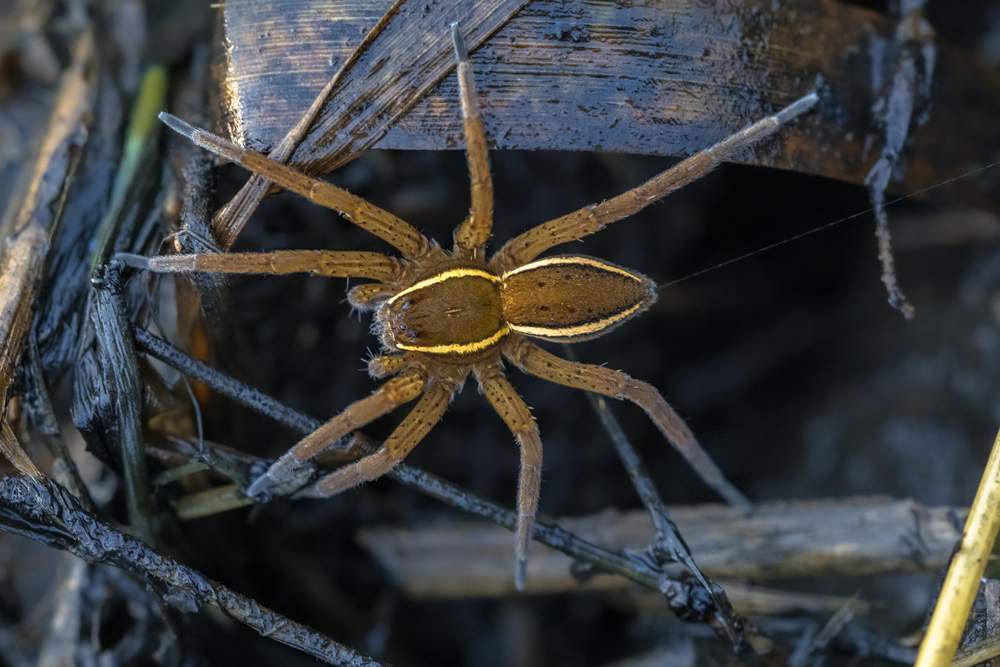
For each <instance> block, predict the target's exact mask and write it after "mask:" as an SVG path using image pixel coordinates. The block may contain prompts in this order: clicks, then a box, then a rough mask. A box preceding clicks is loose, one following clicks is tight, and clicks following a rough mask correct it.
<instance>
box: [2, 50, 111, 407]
mask: <svg viewBox="0 0 1000 667" xmlns="http://www.w3.org/2000/svg"><path fill="white" fill-rule="evenodd" d="M96 57H97V54H96V51H95V49H94V44H93V40H92V38H91V36H90V33H84V34H83V36H82V37H81V38H80V39H79V41H78V42H77V44H76V46H75V50H74V53H73V64H72V65H71V66H70V67H69V69H67V70H66V72H65V73H64V74H63V77H62V82H61V84H60V88H59V92H58V93H57V96H56V103H55V106H54V108H53V111H52V115H51V118H50V121H49V126H48V129H47V130H46V132H45V135H44V137H43V139H42V142H41V144H40V148H39V150H38V153H37V156H36V159H35V161H34V162H33V163H32V164H31V165H30V166H28V167H25V169H26V170H27V172H26V175H25V177H24V178H23V179H22V183H23V186H22V187H21V188H20V193H21V198H20V200H17V201H14V202H13V203H12V204H11V205H10V207H9V208H8V210H7V211H6V212H5V214H4V220H3V223H2V224H0V239H3V247H2V248H0V253H2V256H0V396H2V403H3V414H4V415H5V414H6V409H7V408H6V393H7V390H8V389H9V388H10V384H11V382H12V381H13V378H14V375H15V374H16V373H17V370H18V364H19V363H20V359H21V355H22V354H23V352H24V347H25V344H26V343H27V340H28V331H29V330H30V328H31V323H32V321H33V320H34V311H33V310H32V304H33V302H34V298H35V294H36V292H37V290H38V287H39V282H40V281H41V278H42V271H43V267H44V264H45V257H46V253H47V252H48V247H49V233H50V231H51V228H52V226H53V225H54V223H55V221H56V220H57V219H58V216H59V214H60V212H61V209H62V197H63V195H64V193H65V188H66V184H67V182H68V180H69V179H72V177H73V172H74V170H75V169H76V164H77V161H76V158H77V157H78V155H79V152H80V149H81V147H82V145H83V143H84V142H85V141H86V138H87V132H86V130H85V128H84V126H83V123H84V119H85V116H86V114H87V113H88V112H89V109H90V107H91V105H92V104H93V97H94V96H93V86H94V77H95V76H96V69H97V68H96Z"/></svg>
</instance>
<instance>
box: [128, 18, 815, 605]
mask: <svg viewBox="0 0 1000 667" xmlns="http://www.w3.org/2000/svg"><path fill="white" fill-rule="evenodd" d="M452 36H453V38H454V41H455V51H456V54H457V59H458V79H459V90H460V94H461V102H462V114H463V119H464V124H465V137H466V150H467V155H468V160H469V171H470V173H471V176H472V211H471V214H470V215H469V217H468V218H467V219H466V220H465V221H464V222H463V223H462V224H461V225H459V227H458V229H456V231H455V242H454V248H453V250H452V251H451V252H450V253H449V252H445V251H444V250H442V249H441V248H440V247H439V246H438V245H437V244H436V243H434V242H432V241H430V240H428V239H427V238H426V237H424V236H423V235H422V234H421V233H420V232H419V231H417V230H416V229H415V228H414V227H413V226H411V225H409V224H408V223H406V222H404V221H402V220H400V219H399V218H397V217H395V216H394V215H392V214H391V213H388V212H387V211H384V210H382V209H379V208H377V207H375V206H373V205H371V204H369V203H368V202H365V201H364V200H362V199H359V198H358V197H355V196H354V195H351V194H350V193H348V192H346V191H345V190H342V189H340V188H337V187H335V186H333V185H331V184H329V183H325V182H323V181H319V180H315V179H312V178H309V177H307V176H305V175H303V174H300V173H298V172H296V171H294V170H292V169H289V168H288V167H286V166H284V165H282V164H280V163H278V162H275V161H273V160H270V159H268V158H266V157H264V156H263V155H260V154H258V153H254V152H251V151H246V150H244V149H242V148H240V147H239V146H237V145H235V144H233V143H231V142H229V141H226V140H225V139H222V138H220V137H216V136H215V135H212V134H210V133H208V132H205V131H203V130H198V129H196V128H193V127H191V126H190V125H188V124H187V123H185V122H183V121H181V120H180V119H178V118H175V117H173V116H170V115H169V114H163V115H161V118H163V120H164V121H165V122H166V123H167V124H168V125H169V126H170V127H172V128H173V129H175V130H177V131H178V132H180V133H182V134H184V135H185V136H187V137H189V138H190V139H192V140H193V141H194V142H195V143H197V144H199V145H200V146H203V147H205V148H208V149H209V150H211V151H213V152H215V153H217V154H219V155H221V156H222V157H224V158H227V159H229V160H231V161H233V162H236V163H239V164H240V165H242V166H244V167H246V168H248V169H250V170H251V171H253V172H255V173H257V174H260V175H263V176H265V177H266V178H268V179H270V180H271V181H273V182H275V183H277V184H278V185H280V186H282V187H284V188H287V189H289V190H293V191H295V192H297V193H299V194H302V195H304V196H306V197H308V198H309V199H310V200H311V201H313V202H315V203H318V204H320V205H323V206H326V207H328V208H331V209H334V210H336V211H339V212H340V213H342V214H343V215H344V216H345V217H346V218H348V219H349V220H351V221H352V222H353V223H355V224H356V225H358V226H360V227H362V228H364V229H366V230H368V231H370V232H371V233H373V234H375V235H376V236H378V237H379V238H381V239H383V240H385V241H387V242H388V243H390V244H391V245H392V246H394V247H395V248H396V249H397V250H399V252H400V253H401V254H402V255H403V259H395V258H392V257H389V256H386V255H383V254H380V253H374V252H353V251H337V252H335V251H279V252H273V253H261V254H247V255H235V254H221V255H220V254H200V255H173V256H163V257H154V258H143V257H135V256H122V257H121V258H122V259H123V260H124V261H125V262H127V263H128V264H131V265H134V266H139V267H143V268H147V269H150V270H153V271H162V272H182V271H218V272H229V273H270V274H282V273H294V272H311V273H317V274H320V275H327V276H339V277H346V278H367V279H371V280H374V281H376V282H373V283H367V284H363V285H359V286H357V287H355V288H354V289H352V290H351V292H350V295H349V299H350V301H351V303H352V304H353V305H354V306H357V307H359V308H361V309H365V310H375V311H376V313H375V330H376V333H377V334H378V335H379V337H380V339H381V341H382V343H383V346H384V347H385V352H386V354H384V355H383V356H380V357H377V358H375V359H373V360H372V361H371V363H370V364H369V370H370V372H371V373H372V375H373V376H375V377H378V378H386V377H388V378H390V379H388V380H387V381H386V382H385V383H384V384H383V385H382V386H381V387H380V388H379V389H378V390H377V391H375V392H374V393H373V394H372V395H370V396H367V397H365V398H362V399H361V400H359V401H356V402H355V403H353V404H351V405H350V406H348V407H347V408H346V409H345V410H344V411H343V412H341V413H340V414H338V415H336V416H335V417H333V419H331V420H330V421H329V422H327V423H326V424H324V425H323V426H321V427H320V428H319V429H317V430H316V431H314V432H313V433H311V434H310V435H308V436H306V437H305V438H304V439H303V440H302V441H300V442H299V443H298V444H296V445H295V446H294V447H293V448H292V449H290V450H289V451H288V452H286V453H285V454H284V455H283V456H282V457H281V458H280V459H278V461H276V462H275V463H274V465H272V466H271V468H270V469H269V470H268V471H267V472H266V473H265V474H264V475H262V476H260V477H259V478H257V479H256V480H255V481H254V482H253V483H252V484H251V485H250V486H249V488H248V489H246V491H245V492H246V494H247V495H248V496H250V497H251V498H258V499H263V498H266V497H267V495H268V492H269V490H270V489H273V488H275V487H276V486H278V485H280V484H283V483H285V482H287V481H288V480H289V479H291V478H293V477H294V475H293V474H292V473H293V471H294V470H295V468H296V467H297V466H299V465H300V464H301V463H303V462H305V461H307V460H308V459H309V458H311V457H313V456H314V455H316V454H317V453H319V452H320V451H321V450H322V449H324V448H326V447H327V446H328V445H330V444H331V443H333V442H335V441H337V440H339V439H340V438H343V437H344V436H346V435H348V434H349V433H350V432H351V431H353V430H354V429H356V428H358V427H360V426H363V425H365V424H367V423H368V422H370V421H372V420H374V419H376V418H378V417H380V416H382V415H384V414H386V413H388V412H390V411H392V410H393V409H395V408H396V407H398V406H399V405H401V404H403V403H407V402H409V401H413V400H417V399H419V400H417V403H416V405H415V407H414V408H413V409H412V411H411V412H410V413H409V414H408V415H407V416H406V417H405V418H404V419H403V421H402V422H401V423H400V425H399V426H398V427H397V428H396V430H395V431H393V433H392V434H391V435H390V436H389V437H388V438H387V439H386V441H385V442H384V443H383V444H382V446H381V447H380V448H379V449H378V451H376V452H375V453H373V454H371V455H369V456H366V457H364V458H362V459H361V460H359V461H356V462H354V463H351V464H349V465H347V466H345V467H343V468H340V469H338V470H335V471H333V472H331V473H329V474H328V475H326V476H325V477H322V478H320V479H319V480H318V481H316V482H315V483H313V484H311V485H310V486H307V487H306V488H304V489H302V490H301V491H299V492H298V494H297V496H300V497H301V496H313V497H321V496H330V495H333V494H335V493H338V492H340V491H343V490H345V489H348V488H350V487H352V486H355V485H357V484H360V483H362V482H365V481H367V480H371V479H375V478H376V477H379V476H381V475H383V474H385V473H386V472H388V471H389V470H391V469H392V468H393V466H395V465H396V464H397V463H399V461H401V460H402V458H403V457H404V456H406V455H407V453H409V452H410V450H412V449H413V447H415V446H416V445H417V443H419V442H420V441H421V440H422V439H423V438H424V436H425V435H426V434H427V433H428V432H429V431H430V429H431V428H432V427H433V426H434V424H436V423H437V422H438V421H439V420H440V419H441V417H442V415H443V414H444V412H445V410H446V409H447V408H448V405H449V404H450V403H451V401H452V398H453V396H454V394H455V392H457V391H458V390H459V389H460V388H461V387H462V385H463V383H464V382H465V380H466V379H467V378H468V376H469V375H470V374H471V375H474V376H475V378H476V381H477V382H478V384H479V386H480V388H481V389H482V392H483V394H485V395H486V398H487V399H488V400H489V402H490V404H491V405H492V406H493V408H494V409H495V410H496V411H497V413H498V414H499V415H500V416H501V417H502V418H503V420H504V422H506V424H507V426H508V427H509V428H510V430H511V432H512V433H513V435H514V439H515V440H516V441H517V444H518V446H519V447H520V449H521V474H520V482H519V488H518V498H517V506H518V525H517V547H516V560H517V563H516V567H515V584H516V586H517V587H518V588H521V587H522V586H523V583H524V579H525V576H526V572H527V570H526V568H527V550H528V544H529V540H530V538H531V535H532V533H533V527H534V521H535V514H536V511H537V507H538V493H539V484H540V479H541V465H542V444H541V439H540V437H539V434H538V426H537V424H536V423H535V420H534V419H533V418H532V416H531V412H530V411H529V409H528V406H527V405H525V404H524V401H522V400H521V398H520V397H519V396H518V395H517V392H516V391H515V390H514V388H513V387H512V386H511V384H510V383H509V382H508V381H507V379H506V376H505V375H504V371H503V363H504V362H505V361H506V362H509V363H510V364H511V365H513V366H514V367H516V368H518V369H520V370H522V371H524V372H526V373H528V374H530V375H535V376H537V377H540V378H543V379H546V380H549V381H551V382H555V383H558V384H563V385H567V386H570V387H576V388H579V389H586V390H589V391H593V392H596V393H599V394H603V395H605V396H610V397H612V398H618V399H626V400H629V401H632V402H634V403H636V404H637V405H639V406H640V407H641V408H642V409H643V410H645V411H646V413H647V414H648V415H649V417H650V419H652V421H653V422H654V423H655V424H656V426H657V427H658V428H659V429H660V431H661V432H662V433H663V435H664V436H665V437H666V438H667V439H668V440H669V441H670V442H671V444H673V445H674V447H676V448H677V449H678V450H679V451H680V452H681V453H682V454H683V455H684V457H685V458H686V459H687V460H688V461H689V462H690V463H691V465H692V466H693V467H694V468H695V470H696V471H697V472H698V474H699V475H700V476H701V477H702V479H703V480H705V482H706V483H707V484H709V486H711V487H712V488H713V489H715V490H716V491H718V492H719V494H720V495H722V496H723V497H724V498H726V499H727V500H729V501H730V502H731V503H733V504H736V505H739V506H742V507H745V508H748V507H749V502H748V501H747V500H746V498H744V497H743V495H742V494H741V493H740V492H739V491H737V490H736V489H735V488H734V487H733V486H732V485H730V484H729V483H728V482H727V481H726V480H725V479H724V477H723V476H722V473H721V472H720V471H719V469H718V468H717V467H716V466H715V464H714V463H713V462H712V461H711V459H710V458H709V457H708V455H707V454H706V453H705V452H704V451H703V450H702V449H701V446H700V445H699V444H698V442H697V440H696V439H695V437H694V435H693V434H692V433H691V431H690V430H689V429H688V428H687V426H686V425H685V424H684V421H683V420H682V419H681V418H680V417H679V416H678V415H677V414H676V413H675V412H674V411H673V409H672V408H671V407H670V406H669V405H668V404H667V402H666V401H665V400H664V399H663V397H662V396H661V395H660V394H659V392H657V391H656V389H654V388H653V387H652V385H649V384H647V383H645V382H641V381H639V380H635V379H633V378H631V377H629V376H628V375H625V374H624V373H621V372H619V371H615V370H612V369H609V368H604V367H602V366H593V365H589V364H582V363H576V362H570V361H567V360H565V359H561V358H559V357H557V356H555V355H553V354H551V353H549V352H546V351H545V350H543V349H542V348H540V347H538V346H537V345H535V344H534V343H533V342H531V339H532V338H538V339H542V340H550V341H563V342H574V341H580V340H585V339H587V338H592V337H595V336H600V335H601V334H603V333H605V332H606V331H608V330H609V329H611V328H613V327H616V326H618V325H619V324H622V323H623V322H625V321H626V320H627V319H629V318H630V317H633V316H635V315H637V314H638V313H640V312H642V311H643V310H644V309H646V308H648V307H649V306H650V305H651V304H652V303H653V302H654V301H655V299H656V292H655V286H654V284H653V282H652V281H651V280H649V279H648V278H646V277H645V276H642V275H641V274H639V273H636V272H634V271H631V270H628V269H624V268H621V267H618V266H615V265H613V264H610V263H608V262H604V261H601V260H599V259H595V258H593V257H586V256H556V257H548V258H543V259H538V257H539V255H541V253H543V252H545V251H546V250H548V249H549V248H552V247H554V246H557V245H559V244H562V243H566V242H568V241H573V240H576V239H579V238H582V237H584V236H586V235H588V234H592V233H594V232H597V231H599V230H601V229H603V228H604V227H605V226H607V225H609V224H611V223H612V222H615V221H616V220H620V219H622V218H625V217H628V216H630V215H632V214H634V213H636V212H638V211H639V210H641V209H643V208H644V207H646V206H648V205H649V204H651V203H653V202H655V201H657V200H658V199H660V198H661V197H663V196H664V195H666V194H667V193H669V192H671V191H672V190H675V189H677V188H679V187H681V186H683V185H685V184H687V183H690V182H691V181H692V180H694V179H696V178H698V177H700V176H702V175H703V174H705V173H706V172H708V171H709V170H711V169H712V168H713V167H715V166H716V165H717V164H718V163H719V161H720V160H721V159H722V158H724V157H725V156H727V155H730V154H732V153H733V152H734V151H737V150H739V149H741V148H744V147H746V146H747V145H749V144H751V143H753V142H755V141H757V140H759V139H761V138H763V137H766V136H768V135H769V134H771V133H773V132H774V131H775V130H776V129H777V128H778V127H780V126H781V125H782V124H783V123H786V122H788V121H789V120H791V119H793V118H795V117H796V116H798V115H799V114H801V113H803V112H805V111H807V110H808V109H810V108H811V107H812V106H813V105H814V104H815V103H816V101H817V96H816V95H815V94H810V95H807V96H806V97H803V98H802V99H800V100H798V101H797V102H795V103H793V104H792V105H790V106H789V107H787V108H785V109H784V110H782V111H780V112H778V113H777V114H775V115H773V116H769V117H767V118H765V119H763V120H761V121H758V122H757V123H755V124H753V125H751V126H750V127H748V128H746V129H744V130H742V131H741V132H739V133H737V134H734V135H733V136H731V137H729V138H727V139H724V140H723V141H721V142H719V143H718V144H716V145H715V146H712V147H711V148H709V149H707V150H704V151H702V152H701V153H698V154H697V155H694V156H692V157H690V158H688V159H686V160H684V161H683V162H681V163H679V164H678V165H676V166H675V167H673V168H671V169H669V170H667V171H665V172H663V173H661V174H659V175H658V176H655V177H654V178H652V179H651V180H649V181H648V182H646V183H644V184H643V185H640V186H639V187H637V188H635V189H633V190H630V191H628V192H626V193H624V194H622V195H619V196H618V197H615V198H613V199H610V200H608V201H605V202H602V203H600V204H594V205H591V206H587V207H584V208H582V209H580V210H578V211H574V212H572V213H569V214H567V215H565V216H563V217H561V218H557V219H555V220H550V221H549V222H546V223H543V224H540V225H538V226H536V227H533V228H531V229H529V230H528V231H526V232H524V233H523V234H521V235H520V236H517V237H516V238H514V239H512V240H511V241H509V242H508V243H507V244H506V245H504V246H503V247H502V248H501V249H500V250H499V251H498V252H497V253H496V254H495V255H494V256H493V257H492V258H490V259H489V260H487V259H486V242H487V240H488V239H489V236H490V231H491V229H492V225H493V186H492V182H491V179H490V173H489V163H488V160H487V152H486V138H485V135H484V132H483V120H482V116H481V115H480V113H479V108H478V104H477V102H476V96H475V90H474V85H473V79H472V71H471V68H470V66H469V61H468V54H467V53H466V51H465V46H464V43H463V42H462V39H461V36H460V35H459V33H458V29H457V25H453V26H452Z"/></svg>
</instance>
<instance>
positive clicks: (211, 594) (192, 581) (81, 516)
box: [0, 475, 381, 667]
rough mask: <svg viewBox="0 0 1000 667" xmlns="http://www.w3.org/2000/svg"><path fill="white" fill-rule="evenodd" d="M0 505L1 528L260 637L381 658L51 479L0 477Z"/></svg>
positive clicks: (336, 657) (350, 656) (336, 660)
mask: <svg viewBox="0 0 1000 667" xmlns="http://www.w3.org/2000/svg"><path fill="white" fill-rule="evenodd" d="M0 507H2V508H3V509H4V511H3V512H2V514H0V528H2V529H3V530H5V531H6V532H8V533H13V534H15V535H23V536H25V537H28V538H30V539H33V540H35V541H37V542H40V543H42V544H45V545H48V546H52V547H57V548H60V549H65V550H67V551H69V552H70V553H72V554H74V555H75V556H78V557H80V558H82V559H83V560H85V561H87V562H88V563H93V564H95V565H96V564H102V563H107V564H110V565H114V566H115V567H119V568H121V569H123V570H126V571H128V572H132V573H134V574H136V575H139V576H140V577H142V578H143V579H145V580H146V582H147V583H151V584H155V586H154V587H153V588H154V590H156V589H162V588H166V590H167V592H168V594H169V595H170V597H171V600H172V601H173V604H174V606H180V605H179V603H180V602H187V603H188V604H187V605H185V606H186V607H188V608H190V609H192V610H193V609H197V608H198V607H200V606H202V605H206V604H207V605H210V606H212V607H215V608H216V609H219V610H220V611H222V612H223V613H225V614H226V615H227V616H230V617H232V618H235V619H236V620H238V621H240V622H241V623H243V624H244V625H247V626H249V627H251V628H253V629H254V630H256V631H257V632H258V633H260V634H261V635H263V636H265V637H269V638H271V639H273V640H275V641H278V642H281V643H282V644H287V645H289V646H291V647H293V648H296V649H298V650H300V651H302V652H303V653H307V654H309V655H311V656H313V657H315V658H318V659H320V660H322V661H324V662H326V663H328V664H331V665H341V666H344V667H347V666H350V667H379V666H380V665H381V663H379V662H376V661H375V660H372V659H371V658H368V657H366V656H364V655H361V654H360V653H357V652H355V651H354V650H353V649H352V648H350V647H348V646H345V645H343V644H340V643H338V642H336V641H334V640H333V639H330V638H329V637H326V636H324V635H322V634H320V633H318V632H315V631H314V630H311V629H310V628H308V627H306V626H304V625H302V624H300V623H296V622H295V621H293V620H291V619H289V618H287V617H285V616H282V615H281V614H278V613H276V612H274V611H272V610H270V609H268V608H267V607H264V606H263V605H259V604H257V602H255V601H254V600H252V599H250V598H247V597H244V596H242V595H240V594H239V593H237V592H236V591H234V590H232V589H230V588H227V587H225V586H223V585H221V584H218V583H216V582H214V581H212V580H211V579H208V578H207V577H205V576H204V575H202V574H201V573H200V572H198V571H196V570H193V569H191V568H189V567H187V566H186V565H181V564H180V563H177V562H175V561H173V560H171V559H169V558H166V557H164V556H161V555H160V554H158V553H157V552H156V551H154V550H153V549H150V548H149V547H148V546H147V545H145V544H144V543H143V542H142V541H141V540H137V539H135V538H133V537H130V536H129V535H125V534H124V533H120V532H118V531H117V530H115V529H114V528H112V527H111V526H109V525H107V524H105V523H104V522H103V521H101V520H100V519H97V518H96V517H94V516H93V515H92V514H88V513H87V512H86V511H84V510H83V509H82V508H81V507H80V505H79V503H78V501H77V500H76V498H74V497H73V495H72V494H70V493H69V492H68V491H66V490H65V489H63V488H62V487H61V486H59V485H58V484H56V483H55V482H53V481H52V480H50V479H46V478H41V479H34V478H31V477H28V476H26V475H19V476H16V477H5V478H3V479H0Z"/></svg>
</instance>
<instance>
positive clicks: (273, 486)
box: [244, 454, 318, 503]
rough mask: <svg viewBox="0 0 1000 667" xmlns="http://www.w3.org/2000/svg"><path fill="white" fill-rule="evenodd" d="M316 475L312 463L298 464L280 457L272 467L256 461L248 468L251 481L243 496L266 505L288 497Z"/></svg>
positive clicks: (267, 463)
mask: <svg viewBox="0 0 1000 667" xmlns="http://www.w3.org/2000/svg"><path fill="white" fill-rule="evenodd" d="M317 475H318V469H317V468H316V464H315V463H313V462H312V461H305V462H299V461H296V460H295V458H294V457H292V456H288V455H287V454H286V455H285V456H282V457H281V458H280V459H278V461H277V462H276V463H274V465H271V464H270V462H268V461H258V462H257V463H255V464H254V465H253V467H251V468H250V476H251V479H252V480H253V481H252V482H251V483H250V486H248V487H247V488H246V490H245V491H244V494H246V496H247V497H248V498H251V499H252V500H254V501H256V502H258V503H266V502H269V501H270V500H272V499H274V498H278V497H282V496H290V495H292V494H293V493H295V492H296V491H298V490H299V489H301V488H302V487H304V486H306V485H307V484H309V483H310V482H311V481H313V480H314V479H315V478H316V477H317Z"/></svg>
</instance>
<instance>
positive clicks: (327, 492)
mask: <svg viewBox="0 0 1000 667" xmlns="http://www.w3.org/2000/svg"><path fill="white" fill-rule="evenodd" d="M456 390H457V387H456V385H455V384H453V383H450V382H441V383H438V384H435V385H433V386H432V387H430V388H429V389H427V390H426V391H425V392H424V395H423V396H421V397H420V400H419V401H417V404H416V405H415V406H414V407H413V410H411V411H410V414H408V415H406V417H405V418H404V419H403V421H402V423H400V425H399V426H398V427H397V428H396V430H395V431H393V432H392V434H391V435H390V436H389V437H388V438H387V439H386V441H385V443H383V444H382V446H381V447H379V449H378V451H377V452H375V453H374V454H369V455H368V456H366V457H364V458H363V459H361V460H360V461H356V462H354V463H352V464H350V465H347V466H344V467H343V468H341V469H339V470H335V471H333V472H332V473H330V474H329V475H327V476H326V477H322V478H320V480H319V481H317V482H316V483H315V484H313V485H312V486H310V487H307V488H305V489H303V490H302V491H299V492H298V493H297V494H296V495H295V497H296V498H327V497H329V496H332V495H335V494H338V493H340V492H341V491H345V490H347V489H350V488H351V487H354V486H357V485H358V484H362V483H364V482H368V481H371V480H373V479H376V478H378V477H381V476H382V475H384V474H385V473H387V472H389V471H390V470H392V469H393V468H394V467H396V464H397V463H399V462H400V461H402V460H403V458H404V457H405V456H406V455H407V454H409V453H410V451H411V450H412V449H413V448H414V447H416V446H417V444H418V443H419V442H420V441H421V440H423V439H424V436H426V435H427V434H428V433H429V432H430V430H431V428H432V427H433V426H434V425H435V424H437V423H438V422H439V421H441V417H442V416H443V415H444V413H445V410H447V409H448V406H449V405H451V401H452V398H453V397H454V396H455V392H456Z"/></svg>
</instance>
